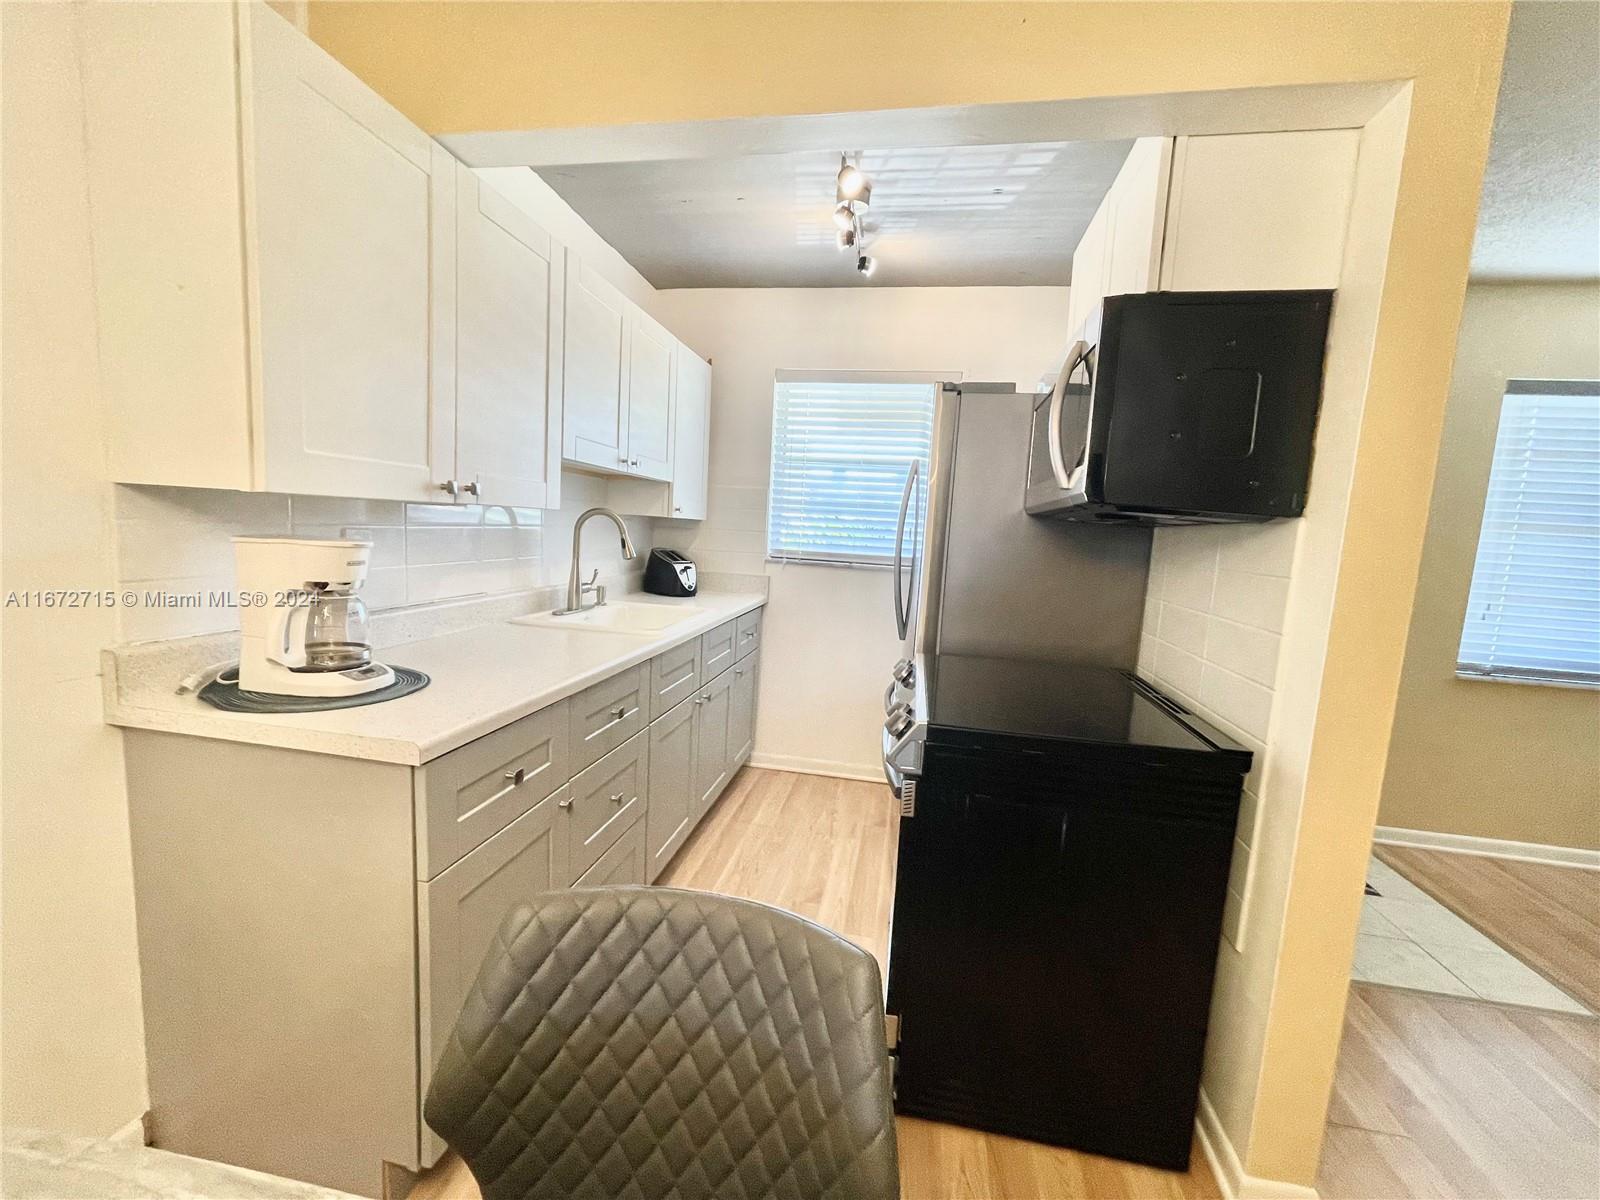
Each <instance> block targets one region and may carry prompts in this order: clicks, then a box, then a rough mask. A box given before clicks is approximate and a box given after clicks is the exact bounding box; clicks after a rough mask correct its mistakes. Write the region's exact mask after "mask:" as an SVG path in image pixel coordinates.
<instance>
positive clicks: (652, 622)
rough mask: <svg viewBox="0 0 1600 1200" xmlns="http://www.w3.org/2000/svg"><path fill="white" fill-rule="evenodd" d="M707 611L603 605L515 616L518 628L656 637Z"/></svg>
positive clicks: (667, 606)
mask: <svg viewBox="0 0 1600 1200" xmlns="http://www.w3.org/2000/svg"><path fill="white" fill-rule="evenodd" d="M705 611H706V610H705V609H704V608H701V607H699V606H697V605H693V604H629V603H627V602H626V601H624V602H622V603H618V604H602V605H600V606H599V607H597V608H586V609H584V610H583V611H582V612H578V613H570V614H568V615H567V616H557V615H556V614H555V613H553V612H545V613H534V614H532V615H531V616H526V617H516V618H514V619H513V624H516V625H541V626H544V627H546V628H549V629H588V630H592V631H594V632H595V633H631V634H634V635H636V636H638V637H655V636H656V635H657V634H662V633H665V632H666V631H667V630H669V629H671V628H672V627H673V626H674V625H682V624H684V623H685V622H687V621H693V620H694V619H695V618H696V617H698V616H700V615H701V614H703V613H704V612H705Z"/></svg>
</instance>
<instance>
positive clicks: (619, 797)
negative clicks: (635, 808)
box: [611, 792, 622, 804]
mask: <svg viewBox="0 0 1600 1200" xmlns="http://www.w3.org/2000/svg"><path fill="white" fill-rule="evenodd" d="M611 803H613V804H621V803H622V793H621V792H618V793H617V794H616V795H615V796H613V797H611Z"/></svg>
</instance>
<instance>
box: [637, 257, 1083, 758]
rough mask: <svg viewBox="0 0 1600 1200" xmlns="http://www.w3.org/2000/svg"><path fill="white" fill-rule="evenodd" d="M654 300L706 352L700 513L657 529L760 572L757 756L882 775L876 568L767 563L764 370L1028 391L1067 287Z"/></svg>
mask: <svg viewBox="0 0 1600 1200" xmlns="http://www.w3.org/2000/svg"><path fill="white" fill-rule="evenodd" d="M656 309H657V312H658V315H659V316H660V318H661V320H662V321H663V322H665V323H666V324H667V325H668V326H669V327H670V328H671V329H672V330H673V332H674V333H676V334H677V335H678V336H679V337H680V338H682V339H683V340H684V341H685V342H687V343H688V344H689V345H690V346H691V347H692V348H693V349H694V350H696V351H697V352H699V353H700V354H701V355H704V356H706V357H708V358H710V359H711V360H712V373H711V471H710V478H711V496H710V504H709V508H708V511H707V518H706V520H705V521H704V522H703V523H702V524H695V523H691V522H671V521H663V522H659V523H658V529H657V537H658V539H659V540H661V541H662V542H664V543H665V544H667V545H671V546H673V548H674V549H680V550H683V551H684V552H685V553H687V554H690V555H691V556H693V557H694V558H695V560H696V561H697V562H698V563H700V564H701V566H702V568H703V569H705V570H712V571H733V572H741V573H748V574H762V573H765V574H766V575H767V576H769V578H770V581H771V589H772V590H771V598H770V601H769V603H768V606H767V610H766V616H765V618H764V631H763V634H762V649H761V652H762V672H761V698H760V716H759V719H758V721H757V726H756V744H755V760H756V761H758V762H761V763H766V764H768V765H772V766H786V767H792V768H799V769H806V770H818V771H826V772H835V773H843V774H853V775H859V776H861V777H863V778H869V779H881V778H882V777H883V769H882V762H881V753H882V752H881V748H880V746H879V740H878V739H879V728H880V726H881V724H882V722H883V708H882V698H883V689H884V686H885V684H886V683H887V680H888V671H889V667H890V666H891V665H892V664H893V663H894V660H895V659H896V658H897V657H898V652H899V642H898V639H897V638H896V637H895V629H894V615H893V611H892V601H891V598H890V590H889V575H888V572H886V571H882V570H873V569H865V568H848V567H825V566H805V565H800V564H795V563H788V564H783V563H768V562H766V561H765V551H766V504H767V485H768V479H769V473H770V469H771V461H772V384H773V373H774V372H775V371H777V370H778V369H780V368H793V369H806V368H811V369H816V370H830V371H840V370H853V371H919V372H924V371H933V372H942V371H952V372H960V373H961V377H962V378H964V379H966V380H969V381H977V380H985V381H999V382H1014V383H1017V384H1018V385H1019V386H1021V387H1023V388H1025V389H1028V390H1032V389H1033V388H1034V386H1035V385H1036V384H1037V383H1038V380H1039V377H1040V376H1041V375H1042V374H1044V373H1046V372H1047V371H1050V370H1051V369H1052V367H1053V366H1054V365H1055V364H1058V363H1059V362H1060V361H1061V356H1062V353H1063V351H1064V350H1065V348H1066V340H1067V332H1066V311H1067V289H1066V288H875V287H865V286H863V287H846V288H793V289H789V288H781V289H780V288H763V289H741V288H729V289H686V290H682V291H664V292H658V293H657V295H656Z"/></svg>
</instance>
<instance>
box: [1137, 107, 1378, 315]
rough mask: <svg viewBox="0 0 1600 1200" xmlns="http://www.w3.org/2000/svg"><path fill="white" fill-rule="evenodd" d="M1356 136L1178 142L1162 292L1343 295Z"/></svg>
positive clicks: (1332, 132) (1316, 133) (1309, 133)
mask: <svg viewBox="0 0 1600 1200" xmlns="http://www.w3.org/2000/svg"><path fill="white" fill-rule="evenodd" d="M1360 140H1361V135H1360V131H1359V130H1355V129H1320V130H1305V131H1299V132H1291V133H1243V134H1221V135H1216V136H1208V137H1182V138H1178V139H1177V145H1176V146H1175V147H1174V151H1173V159H1172V187H1171V191H1170V195H1169V197H1168V201H1167V219H1166V245H1165V248H1164V250H1163V253H1162V256H1161V289H1162V290H1163V291H1229V290H1241V291H1243V290H1249V289H1253V288H1261V289H1278V288H1336V287H1338V286H1339V269H1340V266H1341V265H1342V263H1343V261H1344V239H1345V231H1346V228H1347V227H1348V225H1349V222H1350V198H1351V195H1352V193H1353V191H1354V188H1355V178H1356V150H1357V147H1358V145H1359V143H1360Z"/></svg>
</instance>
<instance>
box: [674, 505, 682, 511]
mask: <svg viewBox="0 0 1600 1200" xmlns="http://www.w3.org/2000/svg"><path fill="white" fill-rule="evenodd" d="M672 511H673V512H682V511H683V505H681V504H674V505H673V506H672Z"/></svg>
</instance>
